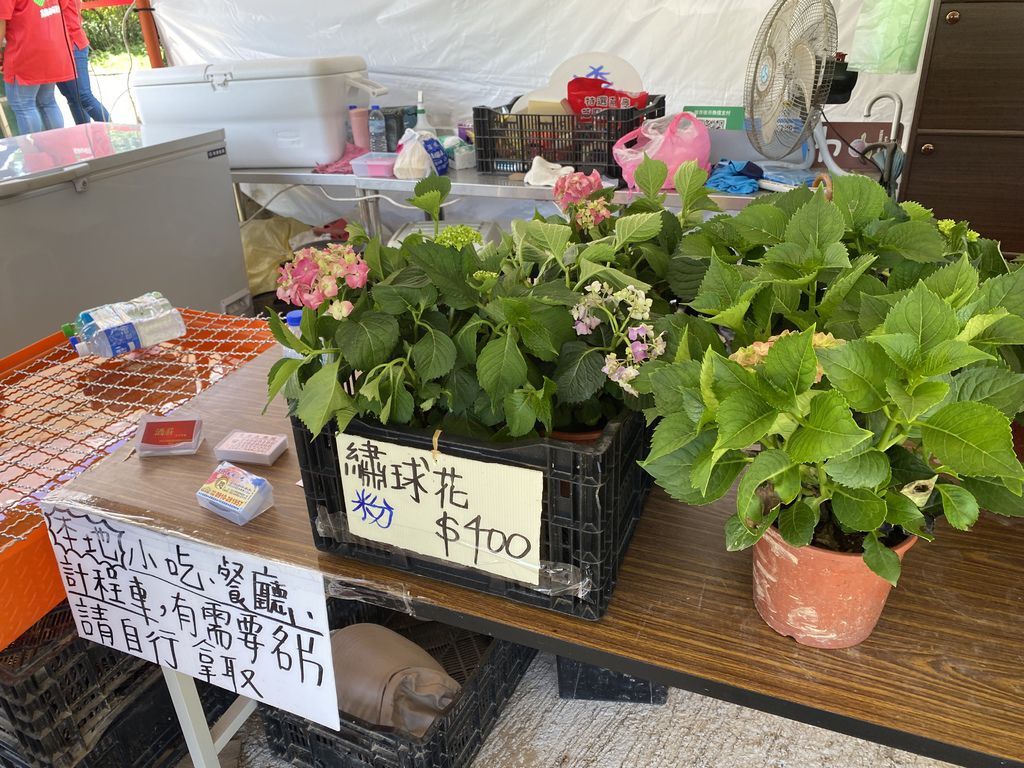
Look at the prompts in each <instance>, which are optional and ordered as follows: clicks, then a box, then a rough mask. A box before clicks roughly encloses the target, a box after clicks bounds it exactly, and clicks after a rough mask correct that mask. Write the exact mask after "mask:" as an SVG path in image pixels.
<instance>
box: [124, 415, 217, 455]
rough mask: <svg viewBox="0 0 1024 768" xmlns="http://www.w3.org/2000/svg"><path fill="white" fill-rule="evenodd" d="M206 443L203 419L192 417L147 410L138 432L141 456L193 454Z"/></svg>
mask: <svg viewBox="0 0 1024 768" xmlns="http://www.w3.org/2000/svg"><path fill="white" fill-rule="evenodd" d="M201 442H203V420H202V419H198V418H195V417H192V416H153V415H152V414H149V413H144V414H142V416H141V417H140V418H139V429H138V431H137V432H136V433H135V450H136V452H137V453H138V454H139V456H189V455H192V454H194V453H195V452H196V451H198V450H199V444H200V443H201Z"/></svg>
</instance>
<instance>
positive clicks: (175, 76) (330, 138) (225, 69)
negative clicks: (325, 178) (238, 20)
mask: <svg viewBox="0 0 1024 768" xmlns="http://www.w3.org/2000/svg"><path fill="white" fill-rule="evenodd" d="M131 87H132V92H133V94H134V96H135V102H136V104H137V105H138V110H139V116H140V117H141V118H142V123H143V124H144V125H145V126H146V128H147V132H148V133H150V134H153V133H158V132H159V131H161V130H164V129H166V130H167V131H168V132H169V133H171V132H173V133H175V134H176V135H177V134H180V133H181V131H182V129H187V130H195V131H208V130H213V129H215V128H223V129H224V133H225V134H226V136H227V148H228V161H229V163H230V165H231V167H232V168H289V167H299V168H312V167H313V166H314V165H316V164H317V163H329V162H331V161H333V160H337V159H338V158H339V157H341V154H342V152H343V150H344V148H345V130H346V124H347V122H348V105H349V104H360V105H365V104H366V103H367V100H368V99H369V98H370V97H375V96H379V95H381V94H384V93H387V88H385V87H384V86H382V85H379V84H378V83H375V82H373V81H372V80H370V79H368V78H367V76H366V62H365V61H363V59H362V58H361V57H359V56H338V57H334V58H319V59H257V60H254V61H228V62H223V63H220V64H194V65H190V66H185V67H164V68H162V69H144V70H139V71H136V72H135V73H134V74H133V75H132V82H131Z"/></svg>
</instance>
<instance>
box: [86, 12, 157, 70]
mask: <svg viewBox="0 0 1024 768" xmlns="http://www.w3.org/2000/svg"><path fill="white" fill-rule="evenodd" d="M126 10H127V6H113V7H111V8H97V9H95V10H83V11H82V27H83V28H84V29H85V34H86V35H87V36H88V38H89V43H90V45H91V47H92V51H93V54H94V55H95V56H97V57H98V58H101V59H102V58H104V57H107V56H113V55H117V54H122V53H124V40H123V39H122V37H121V23H122V20H123V19H124V14H125V11H126ZM125 32H126V34H127V37H128V47H129V49H130V50H131V52H132V53H133V54H135V55H140V56H141V55H143V54H145V52H146V46H145V43H143V41H142V27H141V25H140V24H139V16H138V14H137V13H129V14H128V23H127V26H126V30H125Z"/></svg>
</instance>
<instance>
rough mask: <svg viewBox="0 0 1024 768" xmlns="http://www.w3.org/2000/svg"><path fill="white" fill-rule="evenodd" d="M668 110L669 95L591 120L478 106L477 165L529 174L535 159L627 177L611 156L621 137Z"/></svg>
mask: <svg viewBox="0 0 1024 768" xmlns="http://www.w3.org/2000/svg"><path fill="white" fill-rule="evenodd" d="M664 114H665V97H664V96H656V95H652V96H651V97H650V98H649V100H648V103H647V107H646V108H645V109H642V110H639V109H606V110H604V111H603V112H599V113H597V114H596V115H595V116H594V118H593V119H592V120H590V121H586V122H584V121H582V120H579V119H577V117H576V116H575V115H527V114H515V115H513V114H509V113H507V112H505V111H502V110H498V109H492V108H490V107H475V108H474V109H473V130H474V134H475V135H474V137H473V143H474V144H475V146H476V168H477V170H478V171H479V172H481V173H494V174H510V173H526V172H527V171H528V170H530V165H531V163H532V162H533V158H534V157H536V156H537V155H540V156H541V157H543V158H544V159H545V160H547V161H548V162H552V163H558V164H560V165H571V166H573V167H574V168H575V169H576V170H577V171H583V172H584V173H590V172H591V171H594V170H596V171H598V172H599V173H600V174H601V175H602V176H607V177H610V178H613V179H621V178H622V169H621V168H620V167H619V164H618V163H616V162H615V158H614V157H613V156H612V147H613V146H615V142H616V141H618V140H619V138H620V137H622V136H624V135H626V134H627V133H629V132H630V131H632V130H634V129H636V128H638V127H639V126H640V124H641V123H643V121H644V120H645V119H647V118H654V117H662V116H664Z"/></svg>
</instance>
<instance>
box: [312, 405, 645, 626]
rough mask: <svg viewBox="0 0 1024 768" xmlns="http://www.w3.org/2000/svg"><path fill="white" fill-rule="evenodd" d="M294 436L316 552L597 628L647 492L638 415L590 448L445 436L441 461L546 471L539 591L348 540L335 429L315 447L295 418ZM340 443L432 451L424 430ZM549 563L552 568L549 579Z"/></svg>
mask: <svg viewBox="0 0 1024 768" xmlns="http://www.w3.org/2000/svg"><path fill="white" fill-rule="evenodd" d="M292 428H293V430H294V432H295V446H296V453H297V455H298V460H299V467H300V469H301V472H302V484H303V489H304V491H305V496H306V505H307V508H308V511H309V515H310V521H311V524H312V528H313V540H314V543H315V544H316V547H317V549H320V550H323V551H326V552H333V553H337V554H341V555H345V556H348V557H354V558H356V559H359V560H364V561H366V562H370V563H376V564H380V565H387V566H390V567H392V568H398V569H400V570H403V571H410V572H413V573H418V574H421V575H424V576H430V577H432V578H435V579H439V580H441V581H447V582H450V583H453V584H458V585H460V586H463V587H468V588H470V589H476V590H479V591H481V592H488V593H490V594H493V595H499V596H501V597H505V598H507V599H509V600H515V601H516V602H520V603H526V604H527V605H533V606H537V607H541V608H548V609H550V610H553V611H558V612H559V613H566V614H569V615H572V616H578V617H580V618H584V619H590V620H596V619H599V618H600V617H601V616H602V615H603V614H604V612H605V609H607V607H608V601H609V599H610V597H611V593H612V589H613V588H614V586H615V581H616V578H617V576H618V570H619V565H620V563H621V562H622V558H623V557H624V556H625V552H626V548H627V546H628V545H629V540H630V539H631V538H632V535H633V531H634V529H635V527H636V522H637V520H638V519H639V517H640V512H641V511H642V509H643V505H644V500H645V498H646V495H647V493H648V492H649V490H650V488H651V483H650V482H649V478H648V475H647V473H646V472H644V471H643V469H642V468H641V467H640V466H639V465H638V463H637V462H638V461H639V460H641V459H643V458H644V456H645V455H646V453H647V447H648V445H649V436H650V431H649V430H648V429H647V428H646V427H645V424H644V417H643V415H642V414H640V413H635V412H628V413H626V414H623V415H622V416H619V417H616V418H615V419H613V420H612V421H610V422H609V423H608V424H607V425H606V426H605V428H604V431H603V433H602V434H601V436H600V437H599V438H598V439H597V440H594V441H593V442H589V443H573V442H567V441H564V440H554V439H548V438H534V439H525V440H516V441H512V442H506V443H499V442H494V443H488V442H483V441H478V440H470V439H467V438H462V437H452V438H449V437H446V436H444V435H442V436H441V438H440V441H439V443H438V447H439V449H440V451H441V452H442V453H443V454H448V455H452V456H457V457H461V458H466V459H474V460H477V461H488V462H494V463H498V464H506V465H510V466H516V467H526V468H529V469H538V470H541V471H543V472H544V493H543V495H542V512H541V531H540V562H541V570H542V574H541V584H540V586H539V587H534V586H531V585H529V584H524V583H521V582H517V581H512V580H510V579H506V578H503V577H501V576H496V575H493V574H490V573H486V572H483V571H478V570H475V569H472V568H468V567H464V566H460V565H456V564H451V563H444V562H441V561H438V560H435V559H433V558H429V557H425V556H422V555H418V554H416V553H412V552H407V551H404V550H399V549H395V548H393V547H390V546H388V545H386V544H381V543H378V542H373V541H369V540H366V539H362V538H359V537H356V536H353V535H351V534H350V533H349V529H348V523H347V520H346V517H345V506H344V503H343V497H342V493H343V489H342V476H341V470H340V466H339V459H338V449H337V440H336V437H335V434H336V433H335V428H334V426H333V424H329V425H328V426H327V427H326V428H325V429H324V430H323V431H322V432H321V433H320V434H319V435H317V436H316V438H315V439H313V438H312V436H311V434H310V432H309V430H307V429H306V427H305V426H304V425H303V424H302V423H301V422H300V421H299V420H298V419H295V418H293V419H292ZM344 436H345V437H346V438H355V439H357V438H360V437H367V438H370V439H373V440H380V441H386V442H392V443H398V444H402V445H405V446H411V447H414V448H420V449H423V450H431V449H432V448H433V435H432V433H431V432H428V431H426V430H418V429H412V428H408V427H387V426H383V425H380V424H373V423H369V422H364V421H357V420H354V421H352V422H351V423H350V424H349V426H348V427H347V428H346V430H345V434H344ZM546 564H547V565H549V566H552V565H553V567H551V568H548V569H547V570H545V565H546Z"/></svg>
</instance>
